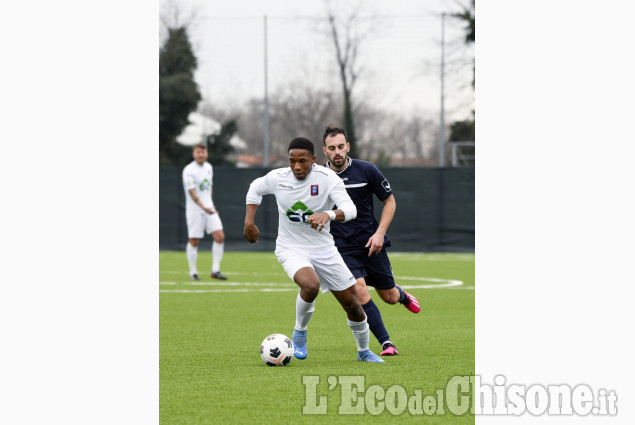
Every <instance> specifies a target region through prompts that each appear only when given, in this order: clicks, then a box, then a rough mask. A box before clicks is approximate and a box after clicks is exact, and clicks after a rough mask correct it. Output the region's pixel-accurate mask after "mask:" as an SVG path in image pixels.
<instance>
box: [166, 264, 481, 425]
mask: <svg viewBox="0 0 635 425" xmlns="http://www.w3.org/2000/svg"><path fill="white" fill-rule="evenodd" d="M389 256H390V259H391V263H392V266H393V270H394V273H395V277H396V280H397V283H399V284H403V285H433V284H435V285H443V282H439V281H437V280H432V281H426V280H425V278H431V279H450V280H458V281H461V282H462V285H461V286H455V287H446V288H441V287H439V288H434V289H421V288H415V289H408V292H411V293H412V294H413V295H415V296H416V297H417V298H418V300H419V302H420V304H421V308H422V311H421V313H419V314H416V315H415V314H412V313H411V312H409V311H408V310H406V309H405V308H404V307H403V306H401V305H388V304H385V303H384V302H383V301H381V299H380V298H379V297H378V296H376V294H374V291H373V290H372V289H371V294H372V295H373V300H374V301H375V303H376V304H377V306H378V307H379V309H380V311H381V313H382V317H383V319H384V323H385V325H386V328H387V330H388V332H389V333H390V337H391V340H392V341H393V342H394V343H395V345H396V346H397V347H398V349H399V353H400V354H399V355H398V356H395V357H388V358H385V360H386V364H383V365H381V364H370V363H362V362H358V361H357V351H356V347H355V341H354V339H353V336H352V334H351V331H350V328H349V327H348V326H347V324H346V314H345V313H344V311H343V310H342V308H341V307H340V306H339V304H338V303H337V301H336V300H335V298H334V297H333V296H332V295H331V294H320V295H319V296H318V298H317V300H316V308H315V313H314V315H313V318H312V319H311V322H310V324H309V332H308V347H309V356H308V358H307V359H306V360H298V359H293V360H292V361H291V363H290V364H289V365H288V366H286V367H269V366H266V365H265V364H264V363H263V362H262V360H261V359H260V351H259V350H260V343H261V342H262V340H263V339H264V338H265V337H266V336H267V335H269V334H272V333H282V334H285V335H287V336H289V337H291V333H292V332H293V325H294V323H295V297H296V295H297V287H296V286H295V284H294V283H293V282H292V281H291V280H290V279H289V278H288V276H287V275H286V274H285V273H284V270H283V269H282V266H280V265H279V264H278V262H277V260H276V257H275V256H274V255H273V253H244V252H226V253H225V255H224V258H223V263H222V271H223V274H226V275H227V276H228V278H229V279H228V280H227V281H225V282H223V281H217V280H214V279H211V278H210V277H209V270H210V267H211V254H210V253H206V252H200V253H199V264H198V269H199V276H201V278H202V281H200V282H190V280H189V276H188V271H187V270H188V268H187V260H186V257H185V253H184V252H160V254H159V260H160V271H159V279H160V282H159V283H160V285H159V289H160V291H161V293H160V297H159V302H160V306H159V312H160V320H159V326H160V345H159V347H160V357H159V362H160V372H159V373H160V391H159V397H160V421H161V423H162V424H164V425H167V424H188V425H192V424H234V423H330V424H340V423H341V424H344V423H346V424H355V423H364V424H367V423H369V422H371V423H372V422H373V421H376V422H379V423H414V422H417V423H421V422H423V423H426V424H468V423H474V417H473V416H471V415H469V414H467V415H462V416H455V415H453V414H452V413H450V412H448V410H447V407H446V408H445V414H444V415H433V416H427V415H424V417H423V418H422V417H420V416H414V415H412V414H410V412H409V410H408V409H407V408H406V409H405V411H404V412H403V413H402V414H400V415H397V416H395V415H393V414H391V413H390V412H389V411H388V410H387V409H384V411H383V413H381V414H379V415H378V416H373V415H371V414H370V413H368V412H367V411H366V410H365V414H364V415H340V414H338V408H339V407H340V404H341V398H340V395H341V386H340V385H336V386H335V387H334V388H333V389H332V390H329V385H328V378H329V377H330V376H335V377H339V376H351V375H358V376H363V377H364V384H365V389H368V387H370V386H371V385H380V386H381V387H382V388H383V389H384V390H388V389H389V388H390V387H391V386H393V385H400V386H402V387H403V388H404V389H405V390H406V393H407V395H408V396H411V395H413V394H415V392H414V391H415V390H421V394H422V395H423V396H424V397H425V396H427V395H433V396H435V397H436V391H437V390H442V389H445V387H446V384H447V382H448V380H449V379H450V378H451V377H452V376H455V375H473V374H474V290H473V288H474V255H473V254H412V253H389ZM400 276H401V277H409V278H412V277H416V278H421V280H412V279H408V280H400ZM193 283H196V284H193ZM176 291H187V292H176ZM191 291H197V292H191ZM205 291H213V292H205ZM271 291H274V292H271ZM370 339H371V341H370V342H371V343H370V348H371V350H373V351H374V352H375V353H377V354H379V352H380V351H381V350H380V347H379V343H378V342H377V340H376V339H375V338H374V336H373V335H372V334H371V336H370ZM303 376H319V378H320V383H319V385H318V386H317V396H318V400H319V397H320V396H326V397H327V403H328V414H327V415H303V413H302V408H303V406H304V405H305V403H306V400H305V398H306V389H305V386H304V384H303V382H302V377H303ZM332 379H333V378H332ZM363 395H364V394H363V393H362V394H360V396H363ZM381 401H383V400H380V402H381ZM353 404H355V403H353Z"/></svg>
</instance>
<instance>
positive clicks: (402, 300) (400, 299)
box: [395, 285, 410, 304]
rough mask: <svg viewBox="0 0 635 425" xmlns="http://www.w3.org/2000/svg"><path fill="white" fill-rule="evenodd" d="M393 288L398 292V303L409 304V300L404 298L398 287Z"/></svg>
mask: <svg viewBox="0 0 635 425" xmlns="http://www.w3.org/2000/svg"><path fill="white" fill-rule="evenodd" d="M395 288H397V290H398V291H399V302H400V303H402V304H410V299H408V297H407V296H406V293H405V292H404V290H403V289H401V287H400V286H399V285H395Z"/></svg>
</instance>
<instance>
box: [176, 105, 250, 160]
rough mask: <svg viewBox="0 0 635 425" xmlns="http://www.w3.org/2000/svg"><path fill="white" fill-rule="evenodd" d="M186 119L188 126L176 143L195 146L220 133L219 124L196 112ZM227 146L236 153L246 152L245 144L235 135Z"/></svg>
mask: <svg viewBox="0 0 635 425" xmlns="http://www.w3.org/2000/svg"><path fill="white" fill-rule="evenodd" d="M187 118H188V120H189V122H190V125H188V126H187V127H185V129H184V130H183V132H182V133H181V134H180V135H179V136H177V138H176V141H177V142H179V143H180V144H182V145H186V146H193V145H196V144H197V143H201V142H204V141H205V140H206V139H207V136H211V135H213V134H216V133H218V132H220V129H221V124H220V123H219V122H218V121H216V120H213V119H211V118H209V117H206V116H204V115H201V114H199V113H198V112H192V113H191V114H190V115H189V116H188V117H187ZM229 144H230V145H232V147H233V148H234V151H235V152H236V153H240V152H245V151H246V150H247V143H246V142H245V141H244V140H243V139H241V138H240V136H238V135H237V134H234V135H233V136H232V138H231V139H229Z"/></svg>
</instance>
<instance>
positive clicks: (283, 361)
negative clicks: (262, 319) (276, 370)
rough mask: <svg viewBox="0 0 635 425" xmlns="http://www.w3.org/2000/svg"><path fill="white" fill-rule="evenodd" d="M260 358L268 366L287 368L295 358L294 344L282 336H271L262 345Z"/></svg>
mask: <svg viewBox="0 0 635 425" xmlns="http://www.w3.org/2000/svg"><path fill="white" fill-rule="evenodd" d="M260 357H261V358H262V361H263V362H265V364H266V365H268V366H286V365H288V364H289V362H290V361H291V359H292V358H293V343H292V342H291V340H290V339H289V338H287V337H286V336H284V335H282V334H271V335H269V336H268V337H267V338H265V340H264V341H262V344H260Z"/></svg>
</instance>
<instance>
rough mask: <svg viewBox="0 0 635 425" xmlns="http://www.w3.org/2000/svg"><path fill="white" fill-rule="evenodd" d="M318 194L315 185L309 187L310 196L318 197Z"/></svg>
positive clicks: (317, 188)
mask: <svg viewBox="0 0 635 425" xmlns="http://www.w3.org/2000/svg"><path fill="white" fill-rule="evenodd" d="M318 193H319V187H318V185H317V184H312V185H311V196H318Z"/></svg>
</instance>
